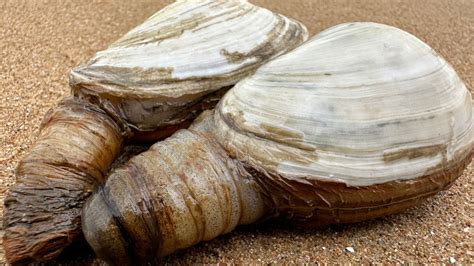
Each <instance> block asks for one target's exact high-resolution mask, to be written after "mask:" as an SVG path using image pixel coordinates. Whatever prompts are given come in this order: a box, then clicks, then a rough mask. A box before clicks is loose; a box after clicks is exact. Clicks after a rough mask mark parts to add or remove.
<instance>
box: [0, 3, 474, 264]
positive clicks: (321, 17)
mask: <svg viewBox="0 0 474 266" xmlns="http://www.w3.org/2000/svg"><path fill="white" fill-rule="evenodd" d="M170 2H171V1H157V0H136V1H119V0H102V1H101V0H80V1H79V0H74V1H72V0H68V1H60V0H56V1H46V0H0V58H1V60H0V144H1V147H2V148H1V149H0V203H1V204H2V206H3V199H4V196H5V193H6V191H7V190H8V187H10V186H12V185H13V183H14V182H15V177H14V170H15V167H16V165H17V163H18V161H19V159H20V158H22V156H24V154H25V152H26V151H27V150H28V148H29V147H30V146H31V144H32V143H33V142H34V141H35V139H36V136H37V134H38V128H39V124H40V122H41V119H42V117H43V115H44V114H45V113H46V111H47V110H48V109H49V108H51V107H52V106H54V105H55V104H56V103H57V102H58V101H59V100H60V99H61V98H62V97H64V96H66V95H68V94H69V88H68V76H67V73H68V71H69V70H70V69H71V68H72V67H74V66H76V65H78V64H80V63H81V62H84V61H86V60H88V59H89V58H90V57H91V56H92V55H93V54H94V53H95V52H96V51H98V50H101V49H104V48H105V47H107V46H108V44H110V43H111V42H113V41H114V40H115V39H117V38H118V37H119V36H121V35H122V34H123V33H125V32H127V31H128V30H129V29H131V28H132V27H133V26H135V25H137V24H139V23H140V22H142V21H143V20H144V19H146V18H147V17H148V16H150V15H151V14H153V13H154V12H155V11H157V10H159V9H160V8H161V7H162V6H164V5H165V4H168V3H170ZM251 2H254V3H256V4H260V5H262V6H264V7H267V8H269V9H271V10H274V11H277V12H280V13H283V14H285V15H287V16H290V17H293V18H297V19H299V20H300V21H302V22H303V23H304V24H306V25H307V26H308V28H309V30H310V32H311V34H315V33H317V32H319V31H321V30H323V29H325V28H327V27H330V26H332V25H335V24H339V23H342V22H350V21H374V22H379V23H385V24H390V25H393V26H396V27H399V28H402V29H404V30H406V31H408V32H411V33H413V34H415V35H416V36H418V37H419V38H420V39H422V40H424V41H425V42H427V43H428V44H429V45H430V46H431V47H433V48H434V49H435V50H436V51H437V52H438V53H440V54H441V55H442V56H444V57H445V58H446V59H447V60H448V61H449V62H450V63H451V64H452V65H453V66H454V68H455V69H456V70H457V71H458V73H459V75H460V76H461V78H462V79H463V80H464V82H465V83H466V85H467V86H468V88H469V89H470V90H471V91H472V88H473V86H474V1H472V0H431V1H427V0H417V1H413V0H393V1H389V0H360V1H352V0H346V1H342V0H337V1H336V0H335V1H325V0H318V1H316V0H287V1H283V0H255V1H251ZM473 176H474V168H473V166H472V164H471V166H470V167H469V168H468V169H467V170H466V171H465V173H464V175H463V176H462V177H461V178H460V179H459V180H458V181H457V182H456V183H455V184H454V186H453V187H452V188H451V189H450V190H448V191H445V192H442V193H439V194H438V195H437V196H435V197H433V198H431V199H429V200H428V201H426V202H425V203H423V204H421V205H420V206H418V207H416V208H413V209H410V210H408V211H406V212H404V213H402V214H399V215H394V216H391V217H386V218H382V219H378V220H374V221H368V222H364V223H359V224H354V225H346V226H334V227H330V228H326V229H319V230H305V229H297V228H289V227H287V226H285V224H284V223H278V222H268V223H264V224H259V225H254V226H248V227H240V228H238V229H237V230H236V231H234V232H232V233H230V234H228V235H225V236H221V237H219V238H218V239H215V240H213V241H210V242H206V243H201V244H200V245H197V246H196V247H193V248H190V249H188V250H186V251H183V252H180V253H177V254H175V255H172V256H170V257H168V258H166V259H165V262H168V263H170V264H189V263H217V262H234V263H272V262H275V263H280V262H286V263H304V262H321V263H347V262H353V263H360V262H365V263H368V262H382V263H383V262H395V263H397V262H398V263H406V262H419V263H426V262H442V263H448V262H449V259H450V257H451V258H454V259H455V260H456V261H457V262H460V263H466V264H467V263H474V228H473V227H474V183H473ZM2 213H3V212H2V211H0V217H2V216H3V215H2ZM0 234H2V235H3V231H1V230H0ZM347 247H352V248H353V249H354V252H353V253H351V252H348V251H347V249H346V248H347ZM76 251H80V252H82V250H76ZM84 252H85V251H84ZM3 261H4V256H3V251H2V249H1V248H0V262H3ZM84 261H88V262H90V261H91V260H90V259H89V260H84ZM96 264H100V262H98V261H96Z"/></svg>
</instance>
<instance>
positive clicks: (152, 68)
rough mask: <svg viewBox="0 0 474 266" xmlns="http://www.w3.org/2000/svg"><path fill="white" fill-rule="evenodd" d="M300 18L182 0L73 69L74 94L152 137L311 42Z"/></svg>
mask: <svg viewBox="0 0 474 266" xmlns="http://www.w3.org/2000/svg"><path fill="white" fill-rule="evenodd" d="M307 36H308V34H307V30H306V28H305V27H304V26H303V25H302V24H300V23H299V22H296V21H293V20H291V19H288V18H286V17H284V16H282V15H279V14H276V13H273V12H271V11H269V10H267V9H264V8H261V7H258V6H255V5H252V4H250V3H248V2H247V1H242V0H218V1H216V0H212V1H211V0H205V1H202V0H199V1H197V0H180V1H176V2H175V3H173V4H171V5H169V6H167V7H165V8H164V9H162V10H160V11H159V12H157V13H156V14H155V15H153V16H152V17H150V18H149V19H148V20H147V21H145V22H144V23H143V24H141V25H140V26H138V27H136V28H135V29H133V30H131V31H130V32H129V33H127V34H126V35H125V36H123V37H122V38H121V39H119V40H118V41H116V42H115V43H113V44H112V45H111V46H110V47H109V48H108V49H106V50H104V51H101V52H98V53H97V54H96V55H95V57H94V58H92V59H91V60H90V61H89V62H88V63H86V64H84V65H82V66H79V67H77V68H75V69H74V70H72V72H71V75H70V83H71V87H72V90H73V93H74V95H75V96H76V97H79V98H84V99H88V100H90V101H95V102H100V104H101V105H102V106H104V108H107V110H108V112H110V113H112V114H114V116H115V117H117V118H118V119H120V120H121V122H122V123H124V124H126V125H127V126H128V127H130V128H131V129H132V130H133V131H138V132H145V133H148V135H150V134H152V133H151V132H153V131H156V130H157V129H159V130H160V131H163V129H166V128H167V127H172V126H176V125H179V124H182V123H186V122H189V121H190V120H192V119H194V118H195V117H196V116H197V115H199V113H200V112H201V111H202V110H206V109H212V108H213V107H214V105H215V104H216V103H217V102H218V100H219V99H220V97H221V96H222V95H223V94H224V93H225V91H226V90H228V89H229V86H232V85H234V84H235V83H237V82H238V81H239V80H241V79H242V78H244V77H246V76H248V75H250V74H252V73H253V72H254V71H255V70H256V69H257V68H258V67H259V66H260V65H262V64H263V63H265V62H267V61H268V60H270V59H271V58H273V57H275V56H278V55H281V54H283V53H286V52H288V51H291V50H292V49H294V48H295V47H296V46H298V45H299V44H301V43H302V42H303V41H305V40H306V39H307Z"/></svg>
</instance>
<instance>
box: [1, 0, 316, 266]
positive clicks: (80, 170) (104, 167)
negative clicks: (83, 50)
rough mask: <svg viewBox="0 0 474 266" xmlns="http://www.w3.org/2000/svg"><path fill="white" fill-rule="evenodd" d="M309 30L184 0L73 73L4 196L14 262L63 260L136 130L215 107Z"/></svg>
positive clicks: (261, 12) (150, 135)
mask: <svg viewBox="0 0 474 266" xmlns="http://www.w3.org/2000/svg"><path fill="white" fill-rule="evenodd" d="M306 38H307V31H306V29H305V27H304V26H303V25H302V24H300V23H299V22H296V21H293V20H291V19H288V18H286V17H284V16H282V15H279V14H275V13H273V12H271V11H269V10H266V9H264V8H260V7H257V6H254V5H252V4H250V3H247V2H246V1H243V0H230V1H229V0H227V1H223V0H220V1H196V0H180V1H177V2H175V3H174V4H171V5H169V6H167V7H165V8H164V9H163V10H161V11H159V12H158V13H156V14H155V15H153V16H152V17H151V18H149V19H148V20H147V21H145V22H144V23H143V24H142V25H140V26H138V27H136V28H135V29H133V30H132V31H130V32H129V33H127V34H126V35H125V36H123V37H122V38H121V39H119V40H118V41H117V42H115V43H114V44H112V45H111V46H110V47H109V48H108V49H106V50H104V51H101V52H98V53H97V54H96V56H95V57H94V58H93V59H92V60H91V61H89V62H88V63H86V64H85V65H82V66H80V67H78V68H76V69H74V70H73V71H72V72H71V74H70V85H71V88H72V94H73V96H74V97H73V98H69V99H66V100H64V101H63V102H62V103H60V104H59V105H58V106H57V107H56V108H54V109H53V110H51V111H50V112H49V113H48V115H46V117H45V119H44V121H43V124H42V126H41V133H40V136H39V139H38V141H37V142H36V143H35V144H34V145H33V147H32V148H31V150H30V152H29V153H28V154H27V155H26V156H25V158H24V159H23V160H22V161H21V162H20V164H19V166H18V170H17V183H16V185H15V186H14V187H12V188H11V189H10V192H9V194H8V196H7V198H6V199H5V216H4V226H5V237H4V242H3V243H4V246H5V250H6V257H7V260H8V261H9V262H10V263H15V262H31V261H43V260H48V259H51V258H54V257H55V256H57V255H58V254H59V253H60V252H61V251H62V250H63V249H64V248H65V247H67V246H68V245H69V244H70V243H72V242H73V241H75V240H76V239H77V238H78V236H79V235H80V233H81V230H80V229H81V227H80V213H81V209H82V205H83V203H84V201H85V200H86V199H87V198H88V196H89V195H90V194H91V193H92V192H93V191H94V190H95V188H96V187H97V186H98V185H99V184H101V183H103V182H104V181H105V179H106V176H107V172H108V170H109V168H110V166H111V164H112V163H113V162H114V161H115V160H116V159H117V157H118V156H119V155H120V153H121V150H122V147H123V145H124V142H125V141H129V140H130V139H131V138H134V139H141V140H145V141H156V140H157V139H161V138H164V137H166V136H168V135H170V134H172V133H173V132H174V131H176V130H177V129H179V128H183V127H186V126H187V125H189V123H190V122H191V121H192V119H194V118H195V117H196V116H197V115H198V114H199V113H200V112H201V111H203V110H205V109H209V108H213V107H214V105H215V104H216V103H217V102H218V100H219V99H220V97H221V96H222V95H223V94H224V92H225V91H226V90H228V89H229V88H230V87H231V86H232V85H234V84H235V83H236V82H237V81H239V80H240V79H242V78H244V77H245V76H248V75H250V74H251V73H253V72H254V71H255V70H256V69H257V68H258V67H259V66H260V65H262V64H263V63H265V62H266V61H268V60H270V59H271V58H273V57H275V56H278V55H280V54H282V53H285V52H288V51H289V50H291V49H293V48H295V47H296V46H298V45H299V44H300V43H302V42H303V41H304V40H306Z"/></svg>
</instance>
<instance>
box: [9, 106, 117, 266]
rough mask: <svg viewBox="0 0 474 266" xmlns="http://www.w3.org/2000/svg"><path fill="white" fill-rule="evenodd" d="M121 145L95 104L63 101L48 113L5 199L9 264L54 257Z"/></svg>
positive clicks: (77, 230)
mask: <svg viewBox="0 0 474 266" xmlns="http://www.w3.org/2000/svg"><path fill="white" fill-rule="evenodd" d="M121 147H122V136H121V132H120V128H119V127H118V126H117V124H116V123H115V122H114V121H113V120H112V119H111V118H110V117H109V116H108V115H106V114H105V112H104V111H102V110H100V109H99V108H97V107H96V106H94V105H91V104H88V103H79V102H76V101H74V100H72V99H66V100H64V101H63V102H61V103H60V104H59V105H58V106H57V107H56V108H54V109H52V110H51V111H49V113H48V114H47V115H46V116H45V118H44V120H43V123H42V125H41V133H40V135H39V137H38V140H37V141H36V142H35V144H34V145H33V147H32V148H31V149H30V151H29V153H28V154H27V155H26V156H25V157H24V158H23V159H22V160H21V161H20V164H19V165H18V168H17V172H16V176H17V182H16V184H15V185H14V186H13V187H12V188H11V189H10V191H9V193H8V195H7V197H6V199H5V215H4V221H3V225H4V228H5V236H4V241H3V245H4V247H5V252H6V257H7V260H8V261H9V262H10V263H15V262H32V261H35V260H47V259H50V258H53V257H55V256H57V255H58V254H59V253H60V252H61V251H62V250H63V249H64V248H65V247H66V246H67V245H69V244H70V243H71V242H72V241H73V240H74V239H75V238H76V236H78V235H79V234H80V233H81V227H80V219H81V217H80V214H81V210H82V205H83V203H84V201H85V200H86V199H87V197H88V196H89V195H91V194H92V192H93V191H94V190H95V188H96V187H97V186H98V185H99V184H101V183H103V182H104V181H105V175H106V173H107V171H108V169H109V166H110V165H111V164H112V162H113V161H114V160H115V158H116V157H117V156H118V155H119V152H120V150H121Z"/></svg>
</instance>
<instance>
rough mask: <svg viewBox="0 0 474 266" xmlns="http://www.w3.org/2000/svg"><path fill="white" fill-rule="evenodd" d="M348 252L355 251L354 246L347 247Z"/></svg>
mask: <svg viewBox="0 0 474 266" xmlns="http://www.w3.org/2000/svg"><path fill="white" fill-rule="evenodd" d="M346 250H347V252H350V253H354V252H355V250H354V248H353V247H346Z"/></svg>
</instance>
